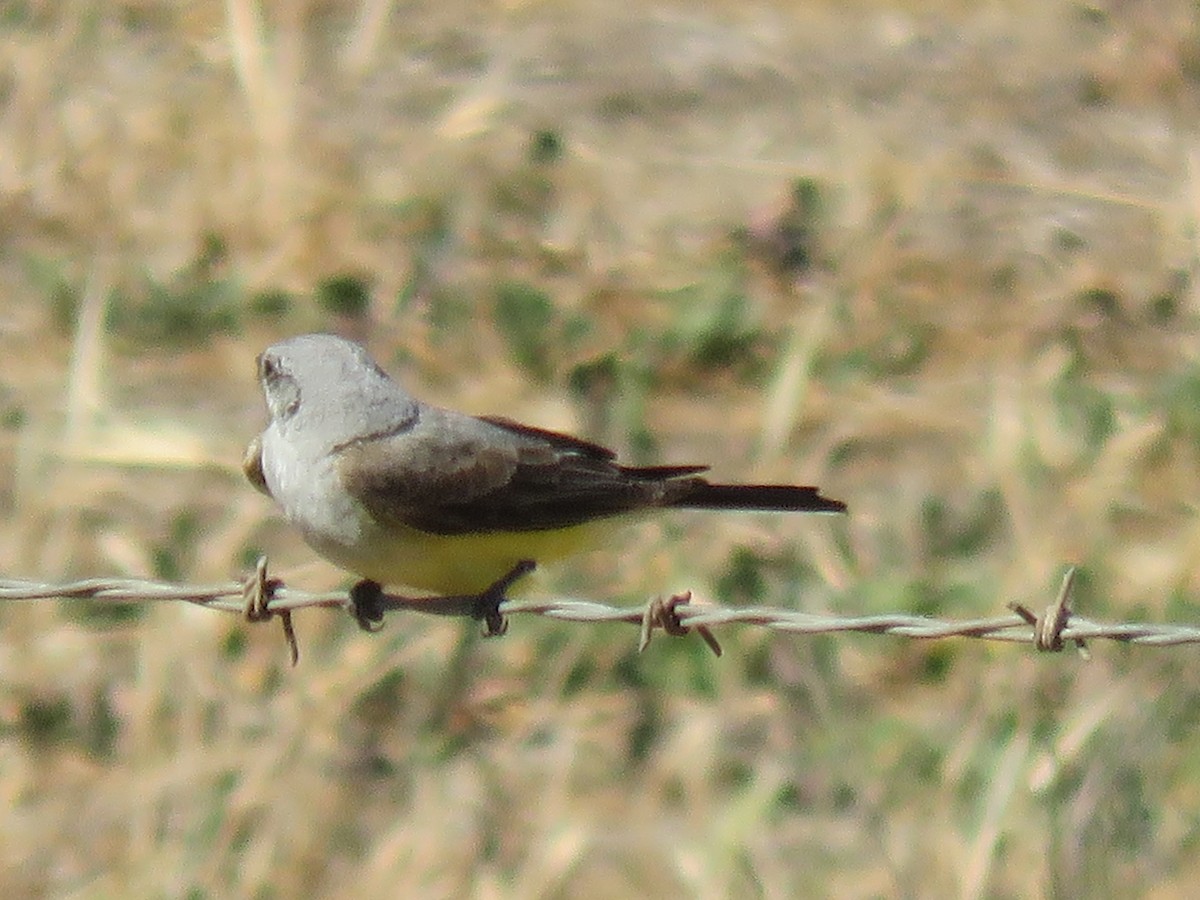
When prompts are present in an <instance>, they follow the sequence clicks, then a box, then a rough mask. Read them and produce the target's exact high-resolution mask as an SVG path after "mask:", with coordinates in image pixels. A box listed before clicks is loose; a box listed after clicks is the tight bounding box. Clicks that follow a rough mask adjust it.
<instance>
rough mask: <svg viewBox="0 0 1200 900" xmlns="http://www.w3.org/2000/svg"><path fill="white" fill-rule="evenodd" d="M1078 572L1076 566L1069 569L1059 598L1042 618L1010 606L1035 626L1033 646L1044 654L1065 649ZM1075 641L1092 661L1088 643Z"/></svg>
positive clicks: (1015, 604)
mask: <svg viewBox="0 0 1200 900" xmlns="http://www.w3.org/2000/svg"><path fill="white" fill-rule="evenodd" d="M1078 571H1079V570H1078V568H1077V567H1076V566H1070V567H1068V568H1067V571H1066V574H1065V575H1063V580H1062V587H1060V588H1059V589H1058V596H1056V597H1055V598H1054V602H1053V603H1051V604H1050V605H1049V606H1048V607H1046V611H1045V612H1044V613H1042V615H1041V616H1040V617H1039V616H1036V615H1034V614H1033V613H1032V612H1031V611H1030V610H1029V609H1028V608H1027V607H1025V606H1022V605H1021V604H1020V603H1010V604H1008V608H1009V609H1011V610H1012V611H1013V612H1015V613H1016V614H1017V615H1018V616H1020V617H1021V618H1022V619H1023V620H1024V621H1025V622H1027V623H1028V624H1030V625H1032V626H1033V646H1034V647H1035V648H1037V649H1038V650H1040V651H1042V652H1043V653H1047V652H1049V653H1058V652H1060V651H1061V650H1062V648H1063V631H1064V630H1065V629H1066V627H1067V623H1068V622H1069V621H1070V619H1071V593H1072V591H1073V590H1074V588H1075V574H1076V572H1078ZM1074 640H1075V646H1076V647H1077V648H1078V649H1079V655H1080V656H1082V657H1083V658H1084V659H1091V654H1090V653H1088V649H1087V642H1086V641H1085V640H1084V639H1083V638H1078V637H1077V638H1075V639H1074Z"/></svg>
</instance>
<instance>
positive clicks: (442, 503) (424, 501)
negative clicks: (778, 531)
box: [338, 407, 702, 534]
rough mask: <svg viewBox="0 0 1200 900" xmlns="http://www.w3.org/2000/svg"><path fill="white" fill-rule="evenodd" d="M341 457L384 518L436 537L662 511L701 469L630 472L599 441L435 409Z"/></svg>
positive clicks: (358, 491) (358, 489)
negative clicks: (671, 492) (675, 487)
mask: <svg viewBox="0 0 1200 900" xmlns="http://www.w3.org/2000/svg"><path fill="white" fill-rule="evenodd" d="M341 454H342V456H341V459H340V461H339V463H338V467H339V472H340V474H341V477H342V481H343V484H344V485H345V486H346V488H347V490H348V491H350V493H351V494H352V495H353V496H355V497H356V498H357V499H358V500H359V501H360V502H361V503H362V504H363V505H364V506H365V507H366V508H367V510H368V511H369V512H370V513H371V514H372V515H373V516H374V517H375V518H377V519H379V520H380V521H383V522H393V523H398V524H403V525H408V526H410V527H413V528H417V529H420V530H421V531H427V532H433V533H435V534H466V533H472V532H488V531H541V530H546V529H554V528H564V527H567V526H571V525H579V524H582V523H584V522H587V521H590V520H592V519H596V518H601V517H605V516H612V515H617V514H619V513H623V512H628V511H630V510H634V509H639V508H642V507H646V506H655V505H658V504H660V503H661V502H662V501H663V499H664V497H665V496H666V494H667V485H669V484H678V483H680V482H676V481H673V479H677V478H680V476H685V475H690V474H692V473H694V472H698V471H702V467H696V466H664V467H657V468H652V469H629V468H625V467H622V466H619V465H617V464H616V463H615V462H613V456H614V454H613V453H612V452H611V451H609V450H606V449H605V448H603V447H600V446H599V445H597V444H591V443H589V442H587V441H581V440H578V439H576V438H573V437H570V436H568V435H563V434H558V433H557V432H552V431H544V430H542V429H537V428H530V427H527V426H524V425H518V424H516V423H511V422H508V421H506V420H496V419H491V420H483V419H476V418H472V417H469V416H463V415H460V414H457V413H453V412H449V411H446V410H441V409H437V408H431V407H425V408H423V409H422V412H421V416H420V418H419V419H418V420H417V421H416V422H415V423H413V425H412V427H411V428H408V429H406V430H405V431H403V432H401V433H398V434H395V435H390V436H388V437H385V438H380V439H375V440H370V441H362V442H359V443H356V444H353V445H351V446H348V447H346V448H344V449H343V450H342V451H341Z"/></svg>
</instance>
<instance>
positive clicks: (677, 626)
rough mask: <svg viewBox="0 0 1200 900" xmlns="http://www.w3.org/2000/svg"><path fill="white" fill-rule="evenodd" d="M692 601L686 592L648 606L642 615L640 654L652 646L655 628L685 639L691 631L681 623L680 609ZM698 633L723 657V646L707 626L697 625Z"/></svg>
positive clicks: (661, 599) (660, 598)
mask: <svg viewBox="0 0 1200 900" xmlns="http://www.w3.org/2000/svg"><path fill="white" fill-rule="evenodd" d="M691 600H692V592H691V591H684V592H683V593H682V594H675V595H674V596H671V597H668V598H667V599H665V600H664V599H663V598H662V597H655V598H654V599H653V600H651V601H650V602H649V603H647V604H646V611H645V613H643V614H642V637H641V640H640V641H638V653H641V652H642V651H644V650H645V649H646V647H648V646H649V645H650V637H651V635H652V634H653V632H654V629H655V628H661V629H662V630H663V631H665V632H666V633H667V634H669V635H671V636H672V637H685V636H686V635H687V634H689V633H690V632H691V629H690V628H688V627H687V626H686V625H684V624H683V622H682V621H680V618H679V608H680V607H681V606H684V605H686V604H688V603H690V602H691ZM696 632H697V633H698V634H699V635H700V637H702V638H704V643H706V644H708V647H709V649H710V650H712V652H713V653H714V654H715V655H716V656H720V655H721V652H722V651H721V645H720V644H719V643H718V642H717V639H716V637H715V636H714V635H713V633H712V631H711V630H710V629H709V627H708V626H707V625H697V626H696Z"/></svg>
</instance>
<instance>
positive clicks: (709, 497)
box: [667, 478, 846, 513]
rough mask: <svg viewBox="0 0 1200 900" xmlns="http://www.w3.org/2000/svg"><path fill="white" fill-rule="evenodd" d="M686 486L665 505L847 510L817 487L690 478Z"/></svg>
mask: <svg viewBox="0 0 1200 900" xmlns="http://www.w3.org/2000/svg"><path fill="white" fill-rule="evenodd" d="M689 482H690V483H688V489H687V490H685V491H681V492H680V494H679V496H677V497H673V498H671V499H670V500H669V501H668V502H667V505H668V506H674V507H678V508H680V509H745V510H762V511H773V512H822V513H840V512H845V511H846V504H845V503H843V502H842V501H841V500H830V499H829V498H828V497H822V496H821V492H820V490H819V489H818V488H815V487H810V486H807V485H805V486H801V485H792V484H712V483H710V482H708V481H705V480H704V479H702V478H696V479H690V480H689Z"/></svg>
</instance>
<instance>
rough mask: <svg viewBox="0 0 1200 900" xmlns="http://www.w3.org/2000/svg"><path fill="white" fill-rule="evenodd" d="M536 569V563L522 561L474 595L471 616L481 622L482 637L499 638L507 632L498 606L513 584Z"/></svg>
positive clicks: (506, 626) (527, 560) (506, 624)
mask: <svg viewBox="0 0 1200 900" xmlns="http://www.w3.org/2000/svg"><path fill="white" fill-rule="evenodd" d="M536 568H537V563H535V562H534V561H533V560H532V559H523V560H521V561H520V562H518V563H517V564H516V565H515V566H513V567H512V569H511V570H510V571H509V572H508V573H507V574H505V575H504V576H503V577H501V578H498V579H496V581H494V582H492V583H491V584H490V585H488V586H487V587H486V588H484V589H483V590H482V591H480V592H479V594H478V595H476V597H475V598H474V599H475V604H474V606H475V608H474V610H473V611H472V616H474V617H475V618H476V619H479V620H481V621H482V622H483V636H484V637H499V636H500V635H502V634H504V633H505V632H506V631H508V620H507V619H505V618H504V614H503V613H502V612H500V604H501V603H503V602H504V601H505V600H506V599H508V598H507V597H506V596H505V595H506V594H507V593H508V589H509V588H510V587H512V585H513V582H515V581H517V580H518V579H520V578H523V577H524V576H526V575H528V574H529V573H530V572H532V571H533V570H534V569H536Z"/></svg>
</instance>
